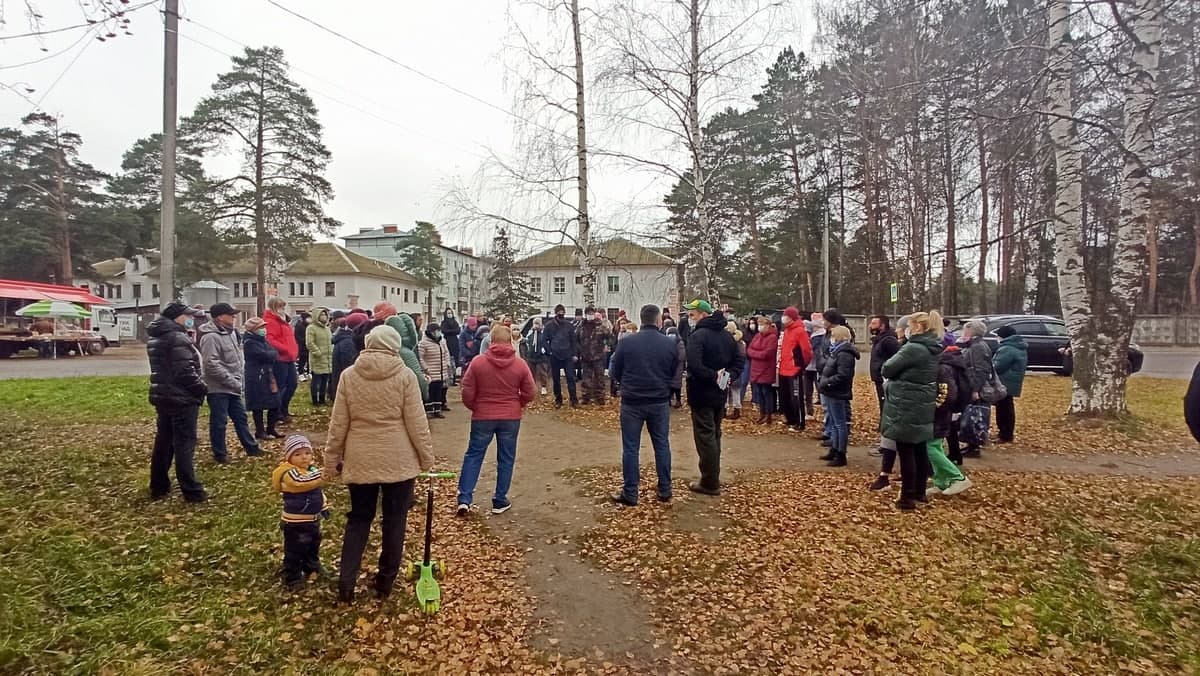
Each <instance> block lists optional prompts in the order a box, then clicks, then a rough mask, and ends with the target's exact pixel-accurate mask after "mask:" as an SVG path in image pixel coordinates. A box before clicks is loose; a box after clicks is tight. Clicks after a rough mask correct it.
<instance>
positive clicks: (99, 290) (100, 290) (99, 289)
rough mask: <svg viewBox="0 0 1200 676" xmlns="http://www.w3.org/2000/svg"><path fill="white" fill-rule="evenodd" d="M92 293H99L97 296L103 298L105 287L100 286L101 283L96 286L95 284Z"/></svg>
mask: <svg viewBox="0 0 1200 676" xmlns="http://www.w3.org/2000/svg"><path fill="white" fill-rule="evenodd" d="M92 293H94V294H96V295H97V296H99V297H100V298H103V297H104V287H103V286H100V285H99V284H97V285H96V286H95V287H94V288H93V289H92Z"/></svg>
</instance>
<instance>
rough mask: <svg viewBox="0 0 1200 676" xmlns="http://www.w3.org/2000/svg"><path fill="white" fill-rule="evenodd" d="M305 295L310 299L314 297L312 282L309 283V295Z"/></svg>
mask: <svg viewBox="0 0 1200 676" xmlns="http://www.w3.org/2000/svg"><path fill="white" fill-rule="evenodd" d="M304 295H306V296H308V297H309V298H312V295H313V283H312V282H309V283H308V293H306V294H304Z"/></svg>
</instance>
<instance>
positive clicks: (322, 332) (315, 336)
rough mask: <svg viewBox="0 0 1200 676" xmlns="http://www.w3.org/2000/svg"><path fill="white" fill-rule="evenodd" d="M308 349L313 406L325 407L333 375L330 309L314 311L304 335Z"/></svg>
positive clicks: (319, 308) (310, 390)
mask: <svg viewBox="0 0 1200 676" xmlns="http://www.w3.org/2000/svg"><path fill="white" fill-rule="evenodd" d="M304 344H305V345H306V346H307V347H308V369H309V373H311V375H312V382H311V383H310V385H309V388H308V390H309V394H310V395H311V396H312V404H313V406H324V405H325V402H326V401H332V398H330V397H329V374H331V373H333V333H332V332H330V330H329V308H324V307H318V308H314V309H313V314H312V317H311V323H310V324H309V325H308V330H307V331H305V333H304Z"/></svg>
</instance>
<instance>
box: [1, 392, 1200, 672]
mask: <svg viewBox="0 0 1200 676" xmlns="http://www.w3.org/2000/svg"><path fill="white" fill-rule="evenodd" d="M1039 380H1047V381H1049V382H1065V381H1061V380H1058V379H1054V380H1051V379H1039ZM1136 382H1138V381H1135V383H1136ZM145 397H146V384H145V379H144V378H89V379H74V380H70V381H8V382H6V383H5V384H4V386H3V387H0V448H3V449H4V452H3V453H0V474H2V475H3V476H4V477H5V479H6V480H5V488H4V490H0V523H3V527H0V570H3V571H4V573H3V575H0V673H54V674H58V673H135V674H136V673H145V674H160V673H199V674H208V673H214V674H215V673H231V672H232V673H260V672H264V671H279V672H281V673H335V674H336V673H347V674H355V673H364V674H369V673H389V672H391V673H453V674H459V673H471V672H477V673H516V672H521V673H647V672H662V671H675V672H680V673H706V672H707V673H722V672H734V671H736V672H741V673H789V672H790V673H803V672H821V673H835V672H838V671H839V670H840V671H844V672H846V673H854V672H857V673H872V672H873V673H940V672H946V673H993V672H1013V673H1033V672H1047V671H1048V672H1057V673H1114V672H1116V671H1117V670H1119V669H1126V670H1129V671H1133V672H1136V671H1142V672H1147V673H1152V672H1162V673H1179V672H1189V671H1191V672H1200V646H1198V638H1197V637H1198V636H1200V615H1198V613H1200V611H1198V608H1200V599H1198V598H1197V595H1198V594H1200V588H1198V582H1197V581H1198V580H1200V525H1198V524H1197V522H1196V520H1195V519H1194V515H1195V514H1196V513H1197V510H1198V509H1200V482H1197V481H1190V482H1189V481H1182V480H1180V481H1169V482H1157V481H1153V482H1152V481H1147V480H1137V479H1128V478H1106V477H1098V478H1081V477H1070V476H1060V475H1044V474H1034V473H1030V474H1000V473H988V472H981V471H979V472H973V473H972V478H973V479H974V480H975V482H976V487H975V488H973V489H972V490H971V491H969V492H968V493H967V494H965V495H963V496H959V497H956V498H954V499H947V500H944V501H938V502H935V504H934V505H933V506H932V507H930V508H928V509H926V510H923V511H921V512H919V513H916V514H898V513H896V512H895V511H894V509H893V508H892V506H891V504H890V500H891V499H893V498H892V496H891V495H883V494H872V493H868V492H866V491H865V490H864V489H863V484H864V480H865V475H860V474H852V473H851V474H841V473H837V474H834V473H806V472H785V471H755V472H753V473H749V472H746V473H742V472H740V471H739V470H737V469H736V463H737V458H736V455H735V456H733V457H731V459H730V467H729V472H728V473H727V480H728V481H730V482H731V483H730V486H729V487H728V488H727V490H726V493H725V495H724V496H723V497H721V498H720V499H719V500H710V499H708V498H702V497H699V496H693V495H691V494H689V493H688V492H687V491H686V488H685V483H686V480H685V479H683V478H680V479H677V481H676V496H677V499H676V501H675V502H674V503H673V504H672V505H670V506H668V507H663V506H660V505H658V504H657V503H655V502H654V500H653V499H652V498H651V497H650V496H648V495H646V496H643V507H641V508H638V509H636V510H621V509H617V508H613V507H609V506H607V505H605V506H601V505H600V503H601V502H602V501H603V500H604V496H605V495H606V494H607V492H608V491H609V490H610V489H611V488H612V486H613V484H614V480H615V478H616V477H617V475H618V471H617V469H616V468H615V467H612V466H606V467H602V468H595V467H591V465H594V464H595V462H596V457H598V456H597V455H596V452H597V450H598V448H597V446H598V445H599V444H615V441H612V440H610V437H611V435H608V434H599V433H587V434H584V435H580V434H578V433H577V432H578V431H579V428H577V427H573V426H572V425H571V424H568V423H566V422H564V419H574V420H576V421H577V422H579V423H581V424H587V425H592V424H597V422H599V424H601V425H603V424H605V423H604V417H603V416H604V414H602V413H601V412H599V411H597V410H590V411H586V412H584V411H570V410H567V409H564V410H563V411H558V412H553V411H549V410H545V408H539V409H538V410H537V411H536V412H534V413H532V414H531V415H530V416H529V417H528V418H527V420H526V423H525V426H524V427H523V429H522V439H523V440H532V439H538V438H539V437H542V438H545V439H550V440H555V439H558V440H562V441H563V443H564V444H568V445H570V444H573V443H576V442H577V440H582V439H587V440H589V441H588V442H587V443H586V444H585V445H586V446H588V448H585V449H580V454H579V455H577V456H571V457H573V458H574V457H578V458H579V460H578V461H573V460H568V462H569V463H570V464H575V463H576V462H577V464H578V465H580V467H578V468H576V469H574V470H571V471H569V472H567V473H566V475H565V476H559V475H557V474H551V475H549V476H550V477H551V478H552V480H554V481H561V482H571V485H567V484H566V483H563V484H561V485H562V486H563V487H564V488H565V489H566V490H565V492H564V494H565V495H567V496H575V498H574V499H575V500H576V504H574V505H571V508H572V509H577V508H580V506H582V508H583V509H584V510H585V511H588V510H589V505H592V506H594V511H595V513H598V514H600V515H601V517H600V521H599V522H598V523H596V524H595V525H588V524H590V522H591V521H590V519H589V520H587V521H586V522H583V525H582V526H581V527H580V531H579V532H578V534H577V537H576V539H574V540H567V539H564V540H562V545H561V546H562V547H563V548H564V549H568V550H570V551H569V552H568V553H569V554H570V555H571V556H572V557H574V556H578V557H579V558H581V559H583V560H584V561H588V562H591V563H592V564H594V565H595V566H596V567H598V568H599V569H601V570H603V571H604V572H605V574H606V575H608V576H610V577H611V578H614V579H616V580H618V581H620V582H623V583H624V585H621V584H620V583H619V582H618V583H617V586H618V587H619V588H620V587H622V586H624V588H625V589H636V590H637V591H638V592H639V595H640V598H639V599H638V601H637V604H636V605H637V606H638V607H637V608H632V607H631V608H630V612H631V613H632V612H637V613H645V614H647V615H648V617H649V620H650V625H651V626H652V627H653V629H652V631H653V633H654V642H655V644H656V646H657V645H661V646H663V650H665V651H667V652H668V653H669V654H668V655H667V656H666V657H665V658H664V659H662V660H658V659H656V660H655V661H654V662H653V663H647V662H639V661H638V660H639V659H640V658H639V657H637V656H634V655H632V654H628V655H625V656H621V655H613V654H611V653H609V654H601V653H599V652H598V651H597V650H579V649H571V650H563V649H562V646H567V645H571V646H580V645H587V638H588V637H589V636H592V634H591V633H589V630H588V628H587V627H579V626H575V625H570V624H567V625H563V626H557V625H553V626H551V625H546V624H544V623H542V622H540V621H539V620H536V619H534V618H535V614H534V613H533V612H532V610H533V609H532V608H531V603H532V601H531V597H530V594H529V590H528V589H527V587H526V585H527V583H528V580H529V579H531V578H530V577H528V576H533V575H542V574H545V572H546V571H544V570H543V569H542V568H541V567H539V562H537V561H529V560H527V557H529V556H531V555H530V554H528V552H527V548H526V547H523V546H521V545H520V544H519V543H517V544H514V539H513V538H512V537H503V535H502V533H500V532H499V531H497V530H496V528H497V525H496V524H497V523H503V524H507V525H505V526H502V527H503V528H507V527H509V526H513V525H516V524H520V523H522V522H523V521H525V520H527V519H530V518H531V513H530V512H524V513H523V512H522V511H521V507H522V505H519V506H518V508H517V509H514V511H513V512H512V513H511V514H512V518H511V519H509V520H507V521H505V520H501V521H500V522H492V521H490V520H487V519H483V518H475V519H470V520H458V519H453V518H451V517H450V516H449V514H450V513H451V511H452V509H453V495H452V491H451V490H450V488H449V487H448V486H447V487H446V489H445V490H443V491H441V493H439V497H438V506H437V509H438V512H437V516H438V518H437V523H436V527H435V533H436V541H435V545H434V546H435V552H436V555H437V556H440V557H442V558H444V559H445V560H447V561H449V562H450V563H451V576H450V578H449V580H448V581H447V584H446V588H447V592H446V604H445V606H444V608H443V611H442V613H441V614H439V615H438V616H437V617H436V618H435V619H433V620H431V621H427V620H425V619H424V618H422V617H421V616H419V615H418V614H417V613H416V612H415V607H414V605H413V603H412V601H411V600H410V599H411V591H410V590H409V589H408V588H405V589H403V590H402V589H397V592H396V594H395V595H394V597H393V599H392V600H390V601H388V602H386V603H382V604H381V603H378V602H376V601H374V600H373V599H371V598H370V595H369V594H367V593H366V592H365V583H364V584H363V586H360V599H359V602H358V603H357V604H356V605H355V606H353V607H351V608H348V609H347V608H336V607H335V606H334V604H333V584H332V581H330V580H325V581H314V582H313V584H311V585H310V587H309V589H307V590H306V591H304V592H303V593H300V594H297V595H292V594H287V593H285V592H283V591H282V590H281V588H280V585H279V582H278V580H277V579H276V577H275V573H276V571H277V569H278V566H279V561H280V537H279V532H278V527H277V523H278V521H277V519H278V509H279V502H278V497H277V496H276V495H273V494H272V493H271V492H270V490H269V488H268V485H267V484H268V477H269V474H270V469H271V468H272V467H273V466H274V463H275V460H274V459H263V460H258V461H254V460H248V459H237V460H235V461H234V462H233V463H232V464H231V465H229V466H224V467H219V466H216V465H213V464H212V463H211V461H210V460H209V459H207V453H208V451H207V448H206V444H203V443H202V444H201V448H200V449H198V452H197V462H198V465H199V467H200V473H201V477H202V478H203V479H204V480H205V481H206V483H207V485H208V487H209V489H210V492H211V493H212V495H213V500H212V502H211V503H209V504H207V505H203V506H199V507H192V506H188V505H185V504H183V503H182V502H181V501H180V500H179V499H178V498H175V499H173V500H171V501H168V502H160V503H151V502H149V501H148V500H147V499H146V495H145V486H146V483H147V474H148V473H147V463H148V449H149V447H150V442H151V438H152V434H153V424H152V419H151V411H150V409H149V407H148V406H147V405H146V404H145ZM301 399H302V398H301ZM297 401H298V402H299V403H298V405H297V408H298V409H299V411H300V413H299V416H298V421H297V427H298V428H300V429H306V430H310V431H312V432H313V438H314V440H315V441H318V442H319V441H320V440H319V438H318V435H319V434H320V431H321V430H323V429H324V426H325V417H324V414H323V413H322V412H312V411H310V410H309V409H308V407H307V406H306V405H305V404H304V403H303V402H302V401H301V400H300V399H298V400H297ZM1134 406H1135V408H1136V407H1137V406H1138V404H1136V403H1135V404H1134ZM456 416H457V417H456ZM592 416H594V418H593V417H592ZM676 423H677V424H686V418H685V417H683V416H678V417H677V418H676ZM439 424H441V425H444V427H441V428H440V429H441V430H442V432H441V434H443V435H445V434H446V433H447V432H448V431H450V430H454V431H455V433H456V434H457V433H458V432H461V431H462V430H461V429H459V427H458V426H465V417H464V416H462V412H461V410H459V411H457V412H456V413H454V414H452V415H451V419H450V420H448V421H444V422H441V423H439ZM200 425H201V427H200V429H201V437H202V438H203V437H205V436H206V434H205V429H206V427H205V420H204V418H203V417H202V418H201V423H200ZM572 430H575V431H576V433H575V434H574V435H573V436H572ZM1058 436H1059V437H1060V438H1061V437H1062V436H1064V435H1062V434H1060V435H1058ZM457 443H458V441H448V440H446V439H443V442H442V443H441V445H439V453H441V454H442V455H445V456H447V457H445V458H443V461H444V463H445V464H446V465H447V466H451V467H453V466H454V465H456V464H457V462H458V460H459V456H455V455H454V450H453V449H455V448H457V445H456V444H457ZM275 445H276V446H277V442H275ZM561 448H563V445H562V444H558V445H557V446H556V445H554V444H552V443H547V442H542V443H540V444H539V443H528V442H527V443H524V444H523V445H522V449H521V451H520V453H521V459H520V463H519V467H518V470H519V471H523V472H526V473H529V472H533V471H534V468H535V467H536V466H538V465H539V464H548V463H549V460H550V456H551V455H552V454H553V455H561V453H560V449H561ZM231 449H236V444H234V445H232V446H231ZM613 449H615V446H613ZM269 450H272V451H278V448H277V447H276V448H271V449H269ZM610 450H612V449H610ZM459 452H461V451H459ZM239 455H240V454H239V453H237V452H236V450H234V456H235V457H237V456H239ZM600 457H603V456H600ZM610 457H613V458H614V459H615V453H614V454H613V455H612V456H610ZM644 457H645V456H644ZM647 459H648V458H647ZM539 461H541V463H539ZM489 462H490V461H489ZM644 473H648V474H650V475H652V473H653V471H652V469H650V468H644ZM527 476H528V474H527ZM643 478H644V481H643V484H642V485H643V489H644V490H649V489H650V486H652V481H650V479H651V477H650V476H645V477H643ZM538 481H543V477H541V476H539V478H538ZM482 485H483V484H481V486H482ZM539 485H540V484H539ZM539 490H547V489H544V488H543V489H539ZM329 495H330V499H331V500H332V501H333V507H334V509H333V513H334V517H333V519H332V520H330V521H329V522H327V523H326V524H325V526H324V533H325V538H326V539H325V542H324V544H323V547H322V558H323V561H324V563H325V565H326V567H327V568H329V569H330V570H334V569H336V564H337V557H338V548H339V546H340V540H341V532H342V528H343V525H344V512H345V508H346V505H345V492H344V489H343V488H342V487H340V486H334V487H332V488H331V489H330V491H329ZM532 502H533V500H532V499H530V498H528V497H527V502H526V503H523V505H524V506H525V507H527V508H531V507H532V506H531V504H530V503H532ZM559 507H560V508H566V507H567V505H566V504H563V505H559ZM506 516H508V515H506ZM413 517H414V518H415V519H418V520H419V519H421V518H423V512H422V509H420V508H419V509H418V510H417V511H415V512H414V513H413ZM526 523H529V522H526ZM419 525H420V523H419V521H418V523H415V524H412V525H410V528H409V536H410V540H409V543H408V553H409V554H410V555H411V556H416V555H417V553H418V549H417V548H418V545H419V537H420V528H419ZM533 528H534V529H535V530H536V527H533ZM555 537H557V536H555ZM556 542H557V540H556ZM374 546H376V547H377V546H378V540H377V539H376V541H375V543H374ZM555 546H556V547H557V546H560V545H555ZM377 554H378V552H377V550H371V551H369V552H368V555H367V557H366V560H365V563H366V566H365V571H364V572H366V571H369V570H371V569H372V568H373V561H374V559H375V558H376V557H377ZM602 601H603V599H597V600H596V603H600V602H602ZM555 632H575V634H573V635H571V636H568V635H566V634H562V633H555ZM579 632H583V634H582V637H581V635H579ZM535 638H537V640H535ZM568 639H569V640H568Z"/></svg>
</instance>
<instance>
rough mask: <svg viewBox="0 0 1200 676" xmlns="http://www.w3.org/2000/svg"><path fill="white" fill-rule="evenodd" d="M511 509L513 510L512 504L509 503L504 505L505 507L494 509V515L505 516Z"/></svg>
mask: <svg viewBox="0 0 1200 676" xmlns="http://www.w3.org/2000/svg"><path fill="white" fill-rule="evenodd" d="M510 509H512V503H511V502H510V503H508V504H507V505H504V506H503V507H492V514H503V513H505V512H507V511H508V510H510Z"/></svg>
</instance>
